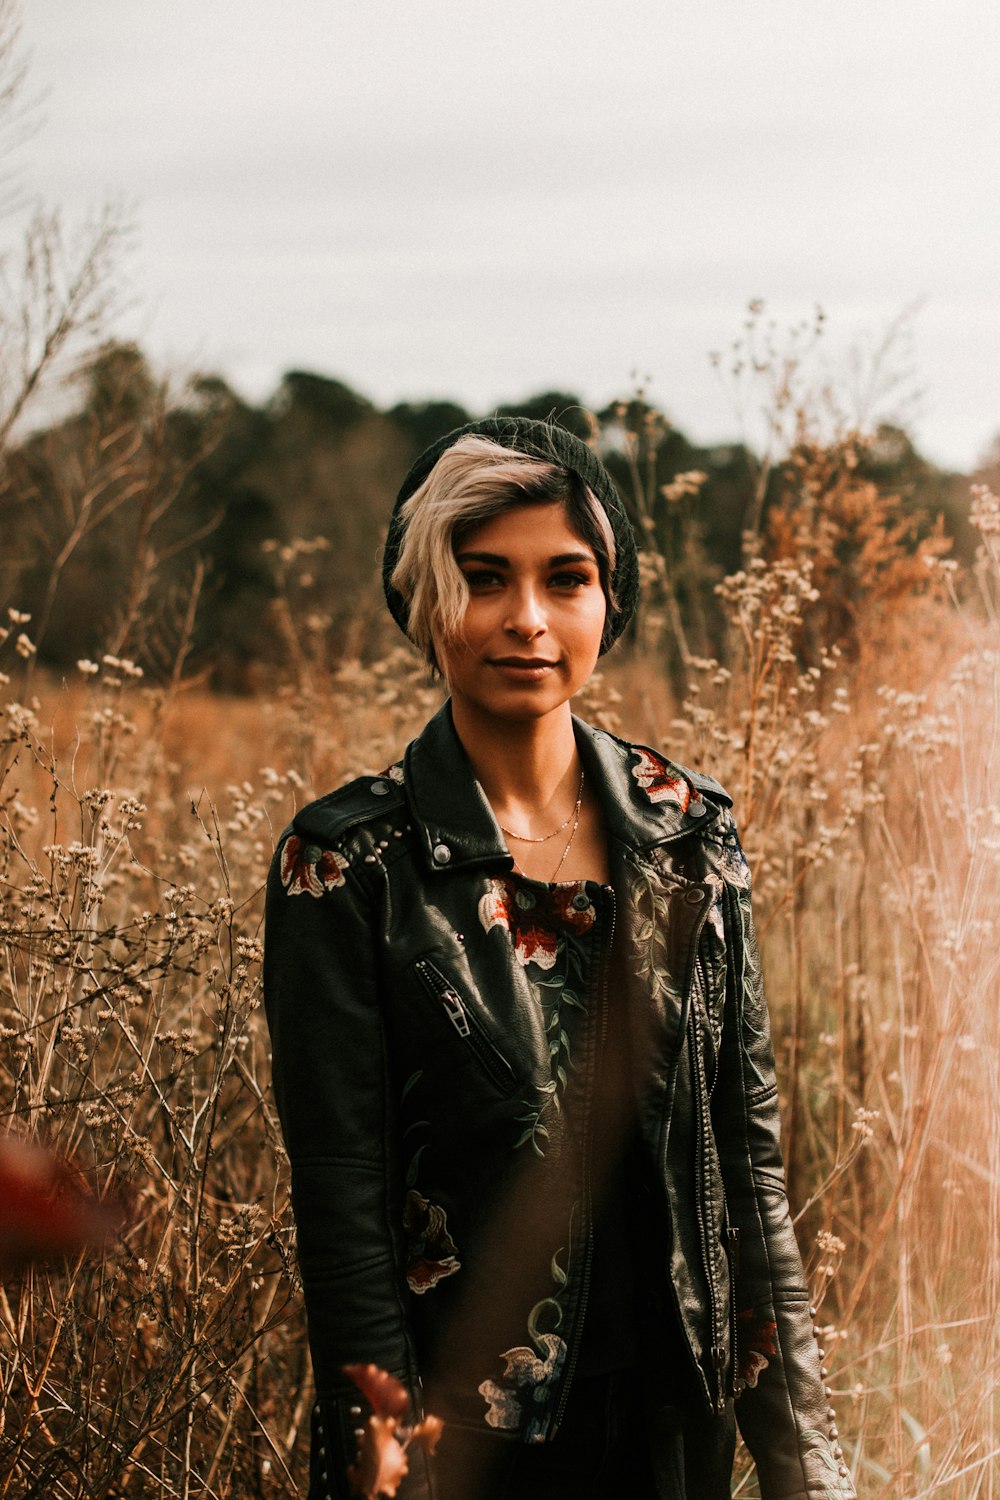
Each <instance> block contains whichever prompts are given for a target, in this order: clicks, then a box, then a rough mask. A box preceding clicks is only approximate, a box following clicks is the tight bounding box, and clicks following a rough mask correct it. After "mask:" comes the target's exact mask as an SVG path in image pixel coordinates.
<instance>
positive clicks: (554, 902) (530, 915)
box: [479, 876, 596, 970]
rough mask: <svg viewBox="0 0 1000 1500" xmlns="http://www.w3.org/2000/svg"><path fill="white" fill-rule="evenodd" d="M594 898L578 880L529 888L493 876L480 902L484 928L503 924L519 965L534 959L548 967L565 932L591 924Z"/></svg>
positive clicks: (577, 933)
mask: <svg viewBox="0 0 1000 1500" xmlns="http://www.w3.org/2000/svg"><path fill="white" fill-rule="evenodd" d="M595 916H596V912H595V911H594V904H593V902H592V901H591V899H590V897H589V896H588V895H587V888H586V884H585V882H584V881H582V880H577V881H573V882H568V883H567V884H565V885H554V886H548V887H545V886H539V887H538V888H537V889H528V888H527V887H526V886H525V885H522V884H520V883H519V882H517V881H514V880H511V879H507V878H506V877H504V876H498V877H494V879H492V880H491V881H490V888H489V890H488V891H487V892H486V894H485V896H483V897H482V899H481V900H480V903H479V920H480V921H481V922H482V924H483V926H484V927H485V929H486V931H487V932H489V931H490V930H491V929H492V928H494V927H504V928H506V930H507V931H508V932H509V933H510V936H511V941H512V942H513V944H514V956H515V958H516V959H517V961H518V963H519V964H520V965H521V966H522V968H527V966H528V964H535V965H537V967H538V968H539V969H546V970H548V969H552V968H553V967H554V966H555V962H556V959H557V957H558V955H559V951H560V949H561V948H562V947H563V946H564V944H565V941H566V938H567V936H577V937H578V936H580V935H582V934H583V933H585V932H589V930H590V928H591V927H593V925H594V918H595Z"/></svg>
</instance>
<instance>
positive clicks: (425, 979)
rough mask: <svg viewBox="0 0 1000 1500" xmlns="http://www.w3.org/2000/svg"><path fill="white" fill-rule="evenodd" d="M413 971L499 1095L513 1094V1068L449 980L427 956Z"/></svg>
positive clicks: (418, 962)
mask: <svg viewBox="0 0 1000 1500" xmlns="http://www.w3.org/2000/svg"><path fill="white" fill-rule="evenodd" d="M413 972H414V974H415V975H416V977H417V979H418V981H419V983H420V987H421V989H422V991H423V993H424V994H425V995H426V996H427V998H428V1000H430V1001H431V1002H432V1003H433V1005H434V1007H435V1009H436V1011H437V1013H438V1014H439V1015H442V1016H444V1017H445V1018H446V1019H447V1020H448V1021H449V1022H450V1023H451V1025H452V1026H453V1027H454V1029H455V1032H456V1033H457V1035H458V1036H459V1037H460V1038H461V1039H462V1041H463V1042H464V1043H465V1045H466V1046H467V1047H468V1048H469V1050H470V1051H471V1052H472V1054H473V1056H474V1057H475V1058H476V1060H477V1062H478V1063H479V1065H480V1067H481V1068H482V1069H483V1071H484V1072H485V1073H486V1074H487V1076H488V1077H489V1078H490V1080H491V1081H492V1082H493V1084H494V1085H495V1086H496V1088H498V1089H499V1090H500V1092H501V1093H502V1094H512V1093H513V1092H514V1090H515V1088H516V1087H517V1078H516V1077H515V1074H514V1069H513V1068H512V1067H511V1065H510V1063H509V1062H508V1061H507V1059H506V1058H505V1057H504V1055H503V1053H502V1052H500V1051H499V1049H498V1048H497V1047H495V1046H494V1044H493V1042H491V1041H490V1039H489V1037H488V1036H487V1035H486V1033H485V1032H484V1031H483V1029H482V1027H481V1026H480V1024H479V1022H478V1020H477V1019H476V1017H475V1015H474V1014H473V1013H472V1010H471V1009H470V1007H469V1006H468V1005H466V1003H465V1001H464V1000H463V999H462V997H461V995H460V994H459V992H458V990H457V989H456V988H455V986H454V985H453V984H452V982H451V980H450V979H448V978H446V976H445V975H444V974H442V973H441V970H440V969H439V968H437V967H436V965H434V964H433V963H431V961H430V959H428V958H418V959H417V960H416V961H415V962H414V964H413Z"/></svg>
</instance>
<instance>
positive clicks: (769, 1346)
mask: <svg viewBox="0 0 1000 1500" xmlns="http://www.w3.org/2000/svg"><path fill="white" fill-rule="evenodd" d="M736 1325H737V1330H738V1345H739V1351H740V1361H739V1373H740V1377H741V1378H742V1379H743V1380H745V1381H746V1383H747V1385H748V1386H750V1388H751V1389H753V1387H754V1386H756V1384H757V1382H758V1380H759V1379H760V1377H761V1375H762V1374H763V1373H764V1371H765V1370H766V1369H767V1367H768V1365H769V1364H770V1363H771V1360H772V1359H774V1358H775V1357H776V1356H777V1353H778V1342H777V1338H778V1325H777V1324H776V1323H775V1321H774V1319H773V1318H758V1317H756V1315H755V1313H754V1310H753V1308H752V1307H748V1308H745V1309H744V1310H743V1311H742V1312H739V1313H737V1314H736Z"/></svg>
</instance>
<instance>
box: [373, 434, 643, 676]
mask: <svg viewBox="0 0 1000 1500" xmlns="http://www.w3.org/2000/svg"><path fill="white" fill-rule="evenodd" d="M560 503H561V504H564V505H565V506H566V510H567V514H568V517H569V521H570V524H571V525H572V526H573V528H574V530H575V531H576V532H577V533H578V535H579V536H580V537H581V538H582V539H583V540H584V541H585V542H586V543H587V544H588V546H590V548H591V549H592V551H593V553H594V557H595V558H596V560H597V567H598V572H599V575H600V580H601V587H602V588H603V590H604V597H605V599H606V600H607V603H608V611H609V613H611V612H613V611H615V610H617V607H618V606H617V603H616V601H615V597H614V593H613V591H612V587H611V578H612V574H613V573H614V567H615V538H614V532H613V531H612V529H611V522H610V521H609V519H608V517H607V515H606V514H605V511H604V507H603V506H602V505H601V503H600V501H599V500H598V499H597V497H596V496H595V494H594V493H593V491H592V490H591V489H590V487H589V485H586V484H584V482H583V480H582V479H580V478H579V477H578V476H577V475H576V474H574V473H573V472H572V471H571V470H569V469H566V468H564V467H563V466H562V464H559V463H555V462H551V463H550V462H549V461H548V460H546V459H542V458H532V457H531V456H530V455H529V454H527V453H520V452H518V451H517V450H516V449H511V448H504V447H502V446H501V445H500V444H499V443H494V442H492V441H491V440H490V439H489V438H484V437H478V436H476V435H475V434H469V435H467V436H466V437H463V438H459V439H458V441H457V442H455V443H453V444H452V445H451V447H450V448H446V449H445V451H444V452H443V453H442V455H441V457H440V458H439V459H438V461H437V463H436V464H435V465H434V467H433V468H432V469H431V471H430V473H429V474H428V476H427V478H426V479H425V480H424V482H423V484H421V485H420V486H419V487H418V488H417V489H415V490H414V492H413V494H412V495H410V497H409V499H407V500H406V501H405V502H404V504H403V505H402V506H401V508H400V512H399V516H400V520H401V522H402V524H403V528H404V529H403V541H402V546H401V547H400V551H399V558H398V560H397V562H396V566H395V568H394V569H393V571H392V576H391V578H390V583H391V584H392V587H393V588H394V589H396V590H398V592H399V593H400V594H401V595H402V596H403V598H404V599H405V601H406V605H407V634H408V635H409V636H410V639H411V640H412V641H413V642H414V643H415V644H416V645H417V646H419V647H420V649H421V650H422V651H423V653H424V655H425V656H426V657H427V660H428V661H429V662H430V663H431V665H432V666H436V665H437V663H436V659H435V655H434V636H435V634H439V635H442V636H443V637H444V638H445V639H454V637H455V636H457V635H459V634H460V632H461V628H462V621H463V619H464V618H465V610H466V606H467V605H468V602H469V586H468V584H467V582H466V580H465V575H464V574H463V572H462V570H461V568H460V567H459V566H458V563H457V562H456V561H455V547H456V545H457V543H458V542H459V541H460V540H461V538H462V535H463V534H464V533H466V532H468V531H470V530H471V529H472V527H474V526H478V525H479V524H480V523H481V522H483V521H485V520H487V519H488V518H489V517H490V516H495V515H498V514H499V513H500V512H501V511H503V510H510V509H513V508H515V507H517V506H522V505H552V504H560Z"/></svg>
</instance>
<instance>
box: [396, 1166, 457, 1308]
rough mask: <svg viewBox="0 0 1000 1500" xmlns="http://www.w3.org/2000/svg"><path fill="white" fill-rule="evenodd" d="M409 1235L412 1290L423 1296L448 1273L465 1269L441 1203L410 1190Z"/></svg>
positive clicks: (405, 1223) (406, 1228)
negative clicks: (433, 1201)
mask: <svg viewBox="0 0 1000 1500" xmlns="http://www.w3.org/2000/svg"><path fill="white" fill-rule="evenodd" d="M403 1231H404V1233H405V1235H406V1248H407V1257H408V1258H407V1266H406V1280H407V1284H408V1285H409V1288H410V1291H411V1292H416V1293H417V1295H418V1296H423V1294H424V1292H429V1291H430V1289H431V1287H432V1286H437V1284H438V1282H439V1281H444V1279H445V1277H446V1276H454V1274H455V1272H456V1271H460V1270H461V1269H462V1266H461V1262H460V1261H459V1259H458V1253H457V1251H458V1246H457V1245H456V1244H455V1241H454V1240H453V1239H452V1237H451V1235H450V1234H449V1233H448V1216H447V1214H446V1213H445V1211H444V1209H443V1208H442V1207H441V1206H440V1204H437V1203H431V1202H429V1201H428V1199H426V1198H422V1197H421V1195H420V1194H419V1193H417V1192H414V1191H412V1190H411V1191H410V1192H408V1193H407V1195H406V1202H405V1203H404V1205H403Z"/></svg>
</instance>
